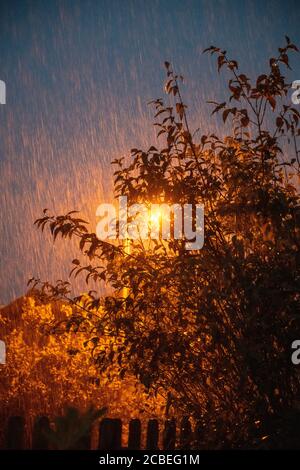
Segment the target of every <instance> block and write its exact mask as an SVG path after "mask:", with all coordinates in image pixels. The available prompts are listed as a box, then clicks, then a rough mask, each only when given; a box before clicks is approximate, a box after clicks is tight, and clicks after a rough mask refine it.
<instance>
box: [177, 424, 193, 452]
mask: <svg viewBox="0 0 300 470" xmlns="http://www.w3.org/2000/svg"><path fill="white" fill-rule="evenodd" d="M191 440H192V426H191V423H190V420H189V418H188V416H185V417H184V418H182V420H181V423H180V439H179V442H180V449H189V448H190V445H191Z"/></svg>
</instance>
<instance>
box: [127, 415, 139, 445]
mask: <svg viewBox="0 0 300 470" xmlns="http://www.w3.org/2000/svg"><path fill="white" fill-rule="evenodd" d="M140 448H141V421H140V420H139V419H131V420H130V422H129V434H128V449H130V450H139V449H140Z"/></svg>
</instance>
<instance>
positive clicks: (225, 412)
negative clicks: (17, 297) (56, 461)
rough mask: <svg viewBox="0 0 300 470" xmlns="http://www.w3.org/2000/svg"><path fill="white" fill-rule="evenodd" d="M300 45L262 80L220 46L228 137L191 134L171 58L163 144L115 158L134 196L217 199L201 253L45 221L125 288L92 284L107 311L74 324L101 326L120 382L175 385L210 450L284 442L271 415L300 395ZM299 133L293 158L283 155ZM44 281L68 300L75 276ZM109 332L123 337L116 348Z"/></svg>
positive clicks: (102, 355)
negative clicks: (298, 357) (104, 289)
mask: <svg viewBox="0 0 300 470" xmlns="http://www.w3.org/2000/svg"><path fill="white" fill-rule="evenodd" d="M293 51H297V48H296V46H295V45H294V44H292V43H291V41H290V39H289V38H286V45H285V46H284V47H282V48H280V49H279V55H278V57H276V58H271V59H270V61H269V70H268V71H267V72H265V73H264V74H262V75H260V76H259V77H258V78H257V80H255V81H254V82H253V81H251V80H250V79H249V78H248V77H247V75H246V74H244V73H241V72H240V70H239V66H238V63H237V61H235V60H231V59H229V58H228V56H227V53H226V51H223V50H221V49H219V48H217V47H213V46H212V47H210V48H209V49H207V52H210V53H211V54H212V55H217V66H218V70H219V71H221V70H223V69H224V68H226V69H227V72H228V73H229V75H230V78H229V80H228V100H226V101H224V102H222V103H217V102H213V104H214V109H213V111H212V114H214V113H221V115H222V118H223V121H224V123H225V122H226V123H231V129H232V132H231V133H230V134H228V135H225V136H217V135H216V134H210V135H202V136H198V133H197V134H196V133H193V132H192V130H191V128H190V124H189V122H188V118H187V107H186V105H185V104H184V102H183V100H182V96H181V87H180V82H181V80H182V77H180V76H178V75H176V74H175V73H174V71H173V70H172V67H171V65H170V64H169V63H168V62H166V63H165V66H166V72H167V82H166V86H165V91H166V93H167V94H168V97H169V102H168V103H167V104H165V103H164V102H163V100H161V99H158V100H156V101H154V102H152V104H153V106H154V108H155V119H156V122H155V126H156V127H157V130H158V136H159V142H161V144H162V145H161V148H157V147H156V146H151V147H150V148H149V149H148V150H141V149H132V151H131V155H132V160H131V162H130V163H129V164H128V165H125V164H124V162H123V160H122V159H121V160H116V161H115V162H114V164H115V165H116V171H115V173H114V176H115V194H116V196H118V195H127V197H128V201H129V204H132V203H136V202H143V203H146V204H147V203H151V202H154V203H161V202H165V203H169V204H173V203H177V204H185V203H194V204H196V203H204V205H205V244H204V247H203V249H202V250H200V251H190V252H187V251H185V250H184V240H175V239H171V240H160V241H156V242H155V241H153V242H152V243H148V244H147V246H146V245H145V243H144V242H143V241H142V240H137V241H132V242H131V249H130V253H128V250H126V249H125V247H124V246H122V245H121V244H118V243H115V244H114V243H108V242H104V241H101V240H98V239H97V237H96V235H95V234H94V233H90V232H89V231H88V228H87V225H86V224H85V222H84V221H83V220H81V219H78V218H76V217H74V215H73V214H72V213H70V212H69V213H68V214H67V215H66V216H58V217H57V216H54V215H49V213H48V212H45V214H44V217H43V218H41V219H39V220H37V221H36V224H37V225H38V226H41V227H42V228H44V227H45V226H49V227H50V229H51V231H52V234H53V236H54V238H55V237H57V236H58V235H61V236H62V237H67V236H70V237H75V238H78V241H79V249H80V251H81V252H82V253H84V254H85V255H86V257H87V260H88V261H87V264H86V265H82V264H81V263H80V262H79V260H74V261H73V266H74V268H73V270H72V274H73V275H78V274H85V275H86V280H87V282H88V281H89V280H90V279H92V280H94V281H99V282H106V283H108V284H109V285H110V286H112V287H113V288H114V294H113V295H107V296H105V297H99V296H97V293H95V292H90V293H89V296H88V298H87V299H86V300H85V302H84V308H85V309H86V310H87V311H90V309H91V308H95V309H102V310H103V311H104V312H105V314H104V315H103V316H101V320H100V319H97V318H96V317H94V318H93V321H92V325H91V324H90V323H88V324H87V322H86V319H85V315H83V314H82V315H80V314H79V316H74V317H73V318H71V319H70V323H68V326H67V327H68V328H69V329H74V330H75V331H77V330H81V329H85V331H89V332H90V339H89V341H88V343H87V347H88V348H90V349H91V352H92V355H93V357H94V360H95V363H96V364H97V366H98V367H99V370H100V371H106V370H109V369H110V368H111V367H117V368H118V371H119V374H120V376H121V377H124V376H125V375H126V374H127V373H133V374H134V375H135V376H136V377H138V378H139V380H140V381H141V382H142V384H144V385H145V386H146V387H148V388H149V390H152V389H154V390H156V391H162V393H164V394H165V395H167V397H168V399H167V413H168V412H170V413H171V412H173V413H178V410H180V411H179V412H181V413H188V414H193V415H194V416H195V418H197V419H200V420H201V422H202V425H203V427H205V428H206V429H208V430H209V432H208V433H207V434H206V435H207V436H208V435H210V437H209V439H210V444H208V445H211V446H216V445H218V446H220V445H221V446H222V445H225V444H226V445H230V446H245V445H253V446H257V445H261V444H262V443H263V445H268V442H273V441H272V439H271V436H270V434H271V433H272V432H273V431H272V427H270V426H269V423H270V422H271V421H272V420H274V419H275V417H277V416H278V415H280V414H282V413H285V412H286V410H289V409H291V408H292V407H293V406H294V405H295V399H296V397H297V394H298V393H299V378H298V376H297V370H296V368H294V367H293V366H292V364H291V361H290V357H289V352H290V344H291V342H292V340H293V339H295V338H296V337H298V336H299V334H300V331H299V321H298V312H299V274H300V273H299V242H300V240H299V220H300V207H299V193H298V191H297V186H296V185H297V178H298V177H299V150H298V149H297V137H298V136H299V134H300V131H299V117H300V114H299V111H298V110H297V109H296V108H294V107H292V106H290V105H289V104H287V99H286V98H287V95H288V92H289V89H290V84H289V83H287V81H286V79H285V77H284V76H283V74H282V71H281V69H282V67H289V53H290V52H293ZM287 139H288V141H290V142H291V143H292V144H293V147H294V149H293V152H294V155H293V156H292V157H291V156H290V153H289V152H288V153H286V152H285V153H284V150H283V149H284V147H283V146H284V144H285V142H286V140H287ZM35 284H36V285H39V286H42V289H44V291H47V292H48V294H50V296H54V297H55V298H60V297H62V298H65V297H66V296H69V292H68V285H67V284H63V285H62V284H58V285H57V286H49V284H46V285H45V284H43V283H41V282H40V281H35ZM66 290H67V291H66ZM78 300H80V299H79V298H77V299H73V300H72V302H77V301H78ZM104 330H105V331H106V332H109V335H110V337H111V339H112V343H111V345H110V346H109V347H106V348H105V349H103V348H101V341H100V337H101V335H102V334H103V331H104ZM172 410H173V411H172ZM274 432H275V431H274ZM276 432H277V431H276ZM279 434H280V433H279ZM279 434H278V433H277V434H276V435H279ZM273 437H274V436H273ZM274 439H275V438H274ZM270 445H271V444H270Z"/></svg>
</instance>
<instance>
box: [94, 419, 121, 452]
mask: <svg viewBox="0 0 300 470" xmlns="http://www.w3.org/2000/svg"><path fill="white" fill-rule="evenodd" d="M121 446H122V421H121V420H120V419H110V418H104V419H102V421H101V422H100V426H99V449H100V450H119V449H121Z"/></svg>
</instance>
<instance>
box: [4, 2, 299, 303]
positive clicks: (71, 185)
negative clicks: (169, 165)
mask: <svg viewBox="0 0 300 470" xmlns="http://www.w3.org/2000/svg"><path fill="white" fill-rule="evenodd" d="M299 25H300V3H299V1H297V0H284V1H282V0H281V1H279V0H277V1H276V0H275V1H237V0H223V1H219V0H211V1H208V0H207V1H204V0H186V1H183V0H181V1H178V0H173V1H171V0H152V1H146V0H143V1H142V0H123V1H120V0H109V1H107V0H92V1H89V0H81V1H78V0H72V1H71V0H69V1H53V0H52V1H49V0H48V1H42V0H36V1H12V0H10V1H7V2H5V1H2V2H1V3H0V79H2V80H4V81H5V82H6V85H7V104H6V105H2V106H0V176H1V178H0V184H1V186H0V204H1V222H0V247H1V272H0V303H4V302H7V301H8V300H10V299H12V298H13V297H14V296H17V295H20V294H22V293H23V292H24V291H25V289H26V280H27V279H28V277H30V276H31V275H32V274H33V275H40V276H41V277H42V278H44V279H45V278H50V279H52V280H55V279H57V278H59V277H62V276H66V273H67V272H68V267H66V266H65V265H66V263H65V261H66V259H69V258H70V257H71V256H72V253H70V251H69V250H68V249H66V248H67V247H66V246H65V245H63V244H58V246H57V248H55V247H53V246H52V244H51V242H50V240H49V239H46V242H45V243H43V240H44V239H43V238H42V236H41V235H40V234H39V233H36V232H35V231H34V229H33V228H32V222H33V220H34V219H35V218H36V217H38V216H39V215H40V213H41V211H42V209H43V208H44V207H50V208H54V209H55V210H58V211H64V210H68V209H73V208H77V209H80V210H83V212H84V213H87V214H88V216H89V218H90V220H91V223H92V228H94V227H95V224H96V220H95V217H94V214H95V209H96V206H97V205H98V204H99V203H100V202H101V201H102V200H104V199H105V200H107V199H109V198H110V197H111V188H112V177H111V175H112V172H111V168H110V164H109V162H110V161H111V160H112V159H113V158H115V157H116V156H120V155H123V154H126V153H128V150H129V149H130V148H131V147H138V146H147V145H148V144H149V143H150V141H151V140H153V138H154V130H153V128H152V126H151V110H150V109H149V107H147V105H146V103H147V101H149V100H150V99H152V98H157V97H160V96H162V95H163V91H162V81H163V79H164V68H163V66H162V64H163V62H164V61H165V60H169V61H171V62H172V63H174V65H175V66H176V68H177V70H179V71H180V72H181V73H182V74H183V75H184V76H185V78H186V85H185V87H184V96H185V100H186V102H187V103H188V105H189V108H190V109H189V112H190V116H191V121H192V124H193V126H194V127H195V128H196V127H200V128H201V129H203V131H205V130H207V129H211V130H212V129H213V130H216V129H215V127H216V126H217V123H216V121H215V120H214V119H211V118H210V117H209V109H210V108H209V107H208V105H207V104H206V103H205V102H206V100H208V99H214V98H215V99H217V100H218V99H221V98H222V97H223V96H224V87H223V83H224V82H223V81H222V77H219V76H218V75H217V74H216V73H215V62H214V60H211V59H210V58H209V56H206V55H205V56H204V55H202V54H201V52H202V50H203V49H204V48H205V47H207V46H209V45H211V44H214V45H220V46H221V47H223V48H226V49H227V50H228V53H229V55H230V56H232V57H234V58H237V59H238V61H239V63H240V66H241V69H243V70H244V71H246V73H249V74H250V75H252V76H253V75H255V74H257V73H260V72H263V71H264V68H265V63H266V59H267V58H268V57H269V56H270V55H271V54H276V48H277V47H278V46H280V45H281V44H283V42H284V35H285V34H288V35H289V36H290V37H291V39H292V40H293V41H294V42H295V43H297V44H298V45H299V44H300V27H299ZM299 57H300V56H299ZM299 57H298V56H297V55H295V56H294V57H293V59H292V62H291V63H292V67H293V71H292V72H291V73H290V74H289V77H290V79H291V80H292V79H300V58H299Z"/></svg>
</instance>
